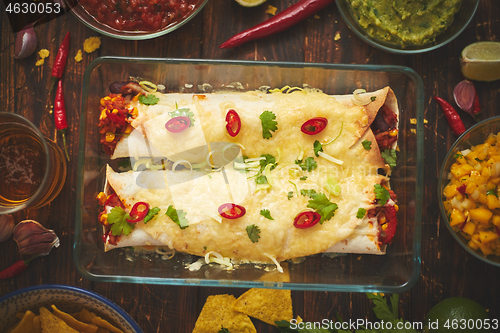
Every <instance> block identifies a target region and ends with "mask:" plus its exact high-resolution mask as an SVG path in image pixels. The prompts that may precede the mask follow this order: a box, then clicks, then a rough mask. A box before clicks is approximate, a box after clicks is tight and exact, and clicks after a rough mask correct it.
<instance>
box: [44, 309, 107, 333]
mask: <svg viewBox="0 0 500 333" xmlns="http://www.w3.org/2000/svg"><path fill="white" fill-rule="evenodd" d="M52 311H53V312H54V315H56V316H57V317H59V318H61V319H62V320H64V322H65V323H66V324H68V325H69V326H70V327H72V328H74V329H75V330H77V331H78V332H82V333H96V332H97V326H96V325H92V324H87V323H84V322H81V321H79V320H77V319H75V318H74V317H72V316H71V315H70V314H68V313H66V312H63V311H61V310H59V309H58V308H57V307H56V306H55V305H52Z"/></svg>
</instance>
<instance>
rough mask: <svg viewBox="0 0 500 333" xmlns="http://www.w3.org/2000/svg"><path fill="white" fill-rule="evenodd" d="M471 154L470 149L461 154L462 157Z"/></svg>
mask: <svg viewBox="0 0 500 333" xmlns="http://www.w3.org/2000/svg"><path fill="white" fill-rule="evenodd" d="M470 152H471V150H470V149H464V150H462V151H461V152H460V154H462V156H467V155H468V154H469V153H470Z"/></svg>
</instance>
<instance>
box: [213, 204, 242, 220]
mask: <svg viewBox="0 0 500 333" xmlns="http://www.w3.org/2000/svg"><path fill="white" fill-rule="evenodd" d="M246 212H247V210H246V209H245V207H243V206H240V205H236V204H233V203H225V204H223V205H220V207H219V214H220V216H222V217H224V218H226V219H230V220H233V219H237V218H239V217H242V216H243V215H245V214H246Z"/></svg>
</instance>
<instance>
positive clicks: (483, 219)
mask: <svg viewBox="0 0 500 333" xmlns="http://www.w3.org/2000/svg"><path fill="white" fill-rule="evenodd" d="M492 215H493V213H492V212H491V211H490V210H488V209H486V208H482V207H481V208H474V209H471V210H470V211H469V216H470V218H471V219H472V220H473V221H475V222H479V223H485V224H486V223H488V222H489V221H490V219H491V216H492Z"/></svg>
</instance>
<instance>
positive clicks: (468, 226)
mask: <svg viewBox="0 0 500 333" xmlns="http://www.w3.org/2000/svg"><path fill="white" fill-rule="evenodd" d="M462 231H463V232H465V233H466V234H469V235H471V236H472V235H473V234H474V231H476V225H475V224H474V222H470V221H469V222H467V223H465V226H464V228H463V229H462Z"/></svg>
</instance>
